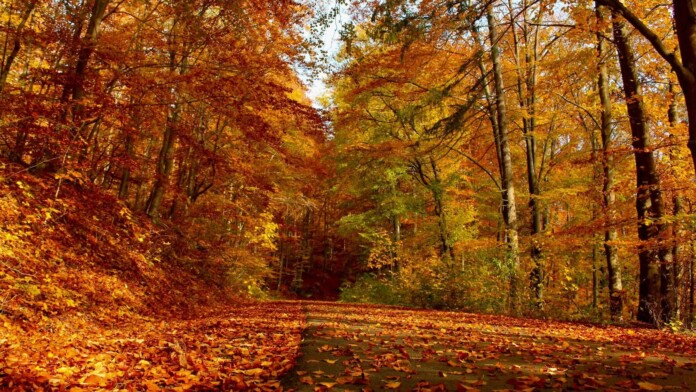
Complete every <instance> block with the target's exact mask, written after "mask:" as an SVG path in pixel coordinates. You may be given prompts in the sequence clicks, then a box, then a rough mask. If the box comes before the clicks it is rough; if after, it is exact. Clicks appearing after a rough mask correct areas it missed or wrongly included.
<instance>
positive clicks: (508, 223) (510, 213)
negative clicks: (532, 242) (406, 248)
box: [486, 2, 521, 312]
mask: <svg viewBox="0 0 696 392" xmlns="http://www.w3.org/2000/svg"><path fill="white" fill-rule="evenodd" d="M494 4H495V2H492V3H491V4H489V5H488V7H487V10H486V19H487V21H488V34H489V39H490V45H491V46H490V52H491V53H490V55H491V63H492V64H493V82H494V83H493V85H494V91H495V92H494V95H495V113H496V119H497V121H496V122H497V125H498V127H497V129H495V130H494V132H495V143H496V145H498V150H499V151H500V159H501V164H500V171H501V172H500V178H501V188H502V194H503V220H504V223H505V243H506V245H507V251H506V258H507V261H508V266H509V269H510V272H509V273H510V307H511V309H512V311H513V312H518V311H519V307H520V303H519V301H520V294H521V293H520V287H519V286H520V282H519V277H518V273H519V272H518V269H519V263H520V259H519V257H520V256H519V238H518V233H517V205H516V202H515V185H514V183H513V176H512V170H513V169H512V154H511V152H510V143H509V140H508V116H507V108H506V103H505V84H504V81H503V69H502V64H501V60H500V49H499V43H500V42H499V41H500V36H499V35H498V26H497V22H496V20H495V16H494V14H493V6H494Z"/></svg>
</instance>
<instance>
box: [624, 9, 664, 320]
mask: <svg viewBox="0 0 696 392" xmlns="http://www.w3.org/2000/svg"><path fill="white" fill-rule="evenodd" d="M612 25H613V33H614V41H615V44H616V49H617V52H618V56H619V65H620V68H621V77H622V80H623V88H624V97H625V99H626V107H627V109H628V116H629V122H630V125H631V135H632V137H633V142H632V146H633V155H634V157H635V162H636V186H637V194H636V210H637V213H638V237H639V239H640V241H641V244H640V247H639V254H638V257H639V260H640V282H639V304H638V320H640V321H645V322H648V323H651V324H654V325H657V324H659V323H660V322H661V321H662V320H664V319H665V318H671V314H669V313H670V312H671V311H672V309H670V308H669V307H667V308H666V309H665V308H662V304H661V289H660V280H661V268H660V265H661V261H662V262H666V261H667V260H666V256H667V253H668V252H666V251H665V249H664V246H659V248H658V249H655V245H654V244H651V243H650V242H651V241H652V242H656V241H660V240H661V239H662V238H661V237H662V234H663V228H664V223H663V222H662V216H663V205H662V193H661V189H660V181H659V177H658V173H657V168H656V163H655V158H654V156H653V153H652V151H651V150H650V147H649V143H648V127H647V116H646V113H645V108H644V106H643V101H642V99H643V98H642V95H641V89H640V85H639V82H638V72H637V70H636V63H635V56H634V53H633V49H632V48H631V46H630V44H629V38H628V32H627V29H626V26H625V24H624V23H623V21H621V20H620V19H619V18H618V16H617V15H613V21H612ZM661 259H662V260H661Z"/></svg>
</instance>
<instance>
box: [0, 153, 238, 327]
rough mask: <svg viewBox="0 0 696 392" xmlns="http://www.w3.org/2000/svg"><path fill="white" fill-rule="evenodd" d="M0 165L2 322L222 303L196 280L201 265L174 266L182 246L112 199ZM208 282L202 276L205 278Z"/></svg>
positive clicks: (220, 295) (71, 182)
mask: <svg viewBox="0 0 696 392" xmlns="http://www.w3.org/2000/svg"><path fill="white" fill-rule="evenodd" d="M19 170H21V168H19V167H18V166H15V165H9V164H7V163H4V162H3V163H1V164H0V171H1V173H2V174H0V195H2V196H0V230H1V233H0V236H1V237H0V241H1V242H0V258H1V259H0V260H1V263H0V289H1V290H2V297H1V298H0V307H1V309H2V313H3V316H4V317H7V318H9V319H11V320H15V321H19V320H22V321H25V322H29V323H35V322H38V321H39V320H40V319H41V318H42V317H55V316H61V315H65V314H74V313H76V312H88V311H89V312H96V313H99V314H104V315H106V316H107V317H115V318H118V317H119V315H122V314H125V313H128V312H138V313H142V314H150V313H152V312H167V313H169V312H177V311H179V312H182V313H181V315H182V316H185V315H186V313H187V312H189V311H190V309H189V308H191V307H193V306H195V305H196V304H199V305H206V304H212V303H215V302H219V301H221V300H224V299H225V293H224V292H223V291H222V290H220V289H218V288H217V285H216V283H219V282H215V281H213V280H210V279H209V280H207V281H205V280H203V279H202V278H201V276H203V275H204V274H203V273H204V272H205V270H204V267H206V263H205V260H202V261H201V262H200V263H198V264H194V263H188V264H183V263H181V262H179V261H178V258H177V257H175V255H176V254H177V252H178V253H181V250H175V248H174V245H175V244H178V243H181V241H182V239H181V238H179V237H177V235H176V234H175V233H174V232H171V231H168V230H166V229H161V228H156V227H154V226H153V225H152V224H151V223H150V222H149V221H148V220H147V219H145V218H144V217H142V216H138V215H134V214H133V212H131V211H130V210H129V209H128V208H127V207H126V206H125V205H124V204H122V203H121V202H120V201H119V200H117V199H116V198H114V197H113V196H111V195H109V194H107V193H105V192H101V191H100V189H99V188H98V187H95V186H92V185H89V184H83V183H81V181H80V177H79V176H77V177H75V178H70V179H68V180H66V181H64V182H63V184H62V186H61V188H62V189H61V192H60V198H58V199H56V198H54V195H55V193H56V189H57V186H58V182H57V181H56V180H54V179H53V178H47V177H42V176H38V177H36V176H33V175H29V174H27V173H26V172H20V171H19ZM210 275H211V274H209V273H208V274H207V276H210Z"/></svg>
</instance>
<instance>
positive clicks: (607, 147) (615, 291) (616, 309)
mask: <svg viewBox="0 0 696 392" xmlns="http://www.w3.org/2000/svg"><path fill="white" fill-rule="evenodd" d="M596 13H597V18H598V20H599V21H600V23H601V22H603V21H604V20H605V15H604V10H603V9H602V8H601V7H600V6H599V5H597V6H596ZM597 40H598V42H597V55H598V56H599V72H598V73H599V77H598V81H597V87H598V90H599V101H600V103H601V106H602V118H601V129H600V134H601V137H602V173H603V181H602V195H603V201H604V206H603V207H604V214H605V220H606V227H607V228H606V230H605V231H604V254H605V256H606V261H607V275H608V278H609V314H610V315H611V319H612V320H614V321H621V320H622V319H623V308H624V304H623V297H624V295H623V282H622V280H621V265H620V264H619V255H618V249H617V247H616V245H614V242H615V241H616V237H617V232H616V228H615V224H616V210H615V203H616V194H615V193H614V156H613V153H612V152H611V143H612V136H613V135H612V134H613V132H612V129H611V121H612V115H611V98H610V97H609V71H608V69H607V64H606V59H605V57H606V56H608V55H609V47H608V46H609V45H608V44H607V40H606V39H605V38H604V35H603V34H601V33H598V34H597Z"/></svg>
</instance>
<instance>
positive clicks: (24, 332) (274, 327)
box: [0, 162, 303, 391]
mask: <svg viewBox="0 0 696 392" xmlns="http://www.w3.org/2000/svg"><path fill="white" fill-rule="evenodd" d="M21 170H22V168H21V167H18V166H16V165H10V164H8V163H6V162H0V171H1V172H0V390H32V391H33V390H44V389H55V390H66V389H69V390H71V391H79V390H100V389H104V390H144V389H154V390H157V389H161V388H174V389H175V390H176V389H178V390H186V389H190V388H197V389H199V390H200V389H202V390H205V389H206V388H212V389H214V388H222V389H226V390H227V389H240V388H246V387H253V386H266V387H269V388H271V387H273V386H274V385H276V384H277V383H278V382H277V379H278V378H279V375H281V374H282V373H284V372H285V371H287V370H288V369H289V368H290V367H292V364H293V360H294V358H295V356H296V353H297V348H298V345H299V339H300V330H301V326H302V323H303V322H302V317H301V316H300V315H301V313H300V311H299V305H296V304H284V303H280V304H277V303H276V304H253V303H250V302H248V301H245V300H244V299H242V298H238V297H234V296H232V295H229V293H226V292H225V291H224V290H223V289H222V287H223V286H222V280H221V279H222V278H221V277H220V276H221V275H220V274H218V273H217V271H216V269H215V264H214V263H211V262H209V261H208V260H206V259H204V258H199V259H196V256H201V254H194V252H196V250H195V247H187V246H182V244H183V243H185V238H182V237H181V236H180V235H177V234H176V233H175V232H173V231H169V230H167V229H166V228H165V229H162V228H156V227H154V226H153V225H152V224H150V223H149V220H147V219H146V218H145V217H143V216H138V215H134V214H133V213H132V212H131V211H130V210H129V209H128V208H126V207H125V206H124V205H123V204H122V203H121V202H120V201H119V200H117V199H115V198H113V197H112V196H111V195H108V194H106V193H105V192H102V191H100V189H99V188H98V187H94V186H92V185H89V184H85V183H82V181H81V180H80V176H79V175H76V174H73V173H68V175H67V176H66V177H65V181H64V182H63V184H62V186H61V187H62V189H61V191H60V198H58V199H56V198H54V196H55V193H56V188H57V186H58V181H56V180H55V179H54V178H52V177H46V176H41V175H39V176H34V175H30V174H28V173H26V172H25V171H21ZM189 248H193V250H189ZM199 253H200V252H199ZM181 260H189V261H187V262H183V261H181ZM190 260H196V261H195V262H192V261H190ZM222 276H224V275H222ZM269 314H272V315H273V317H268V315H269Z"/></svg>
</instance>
